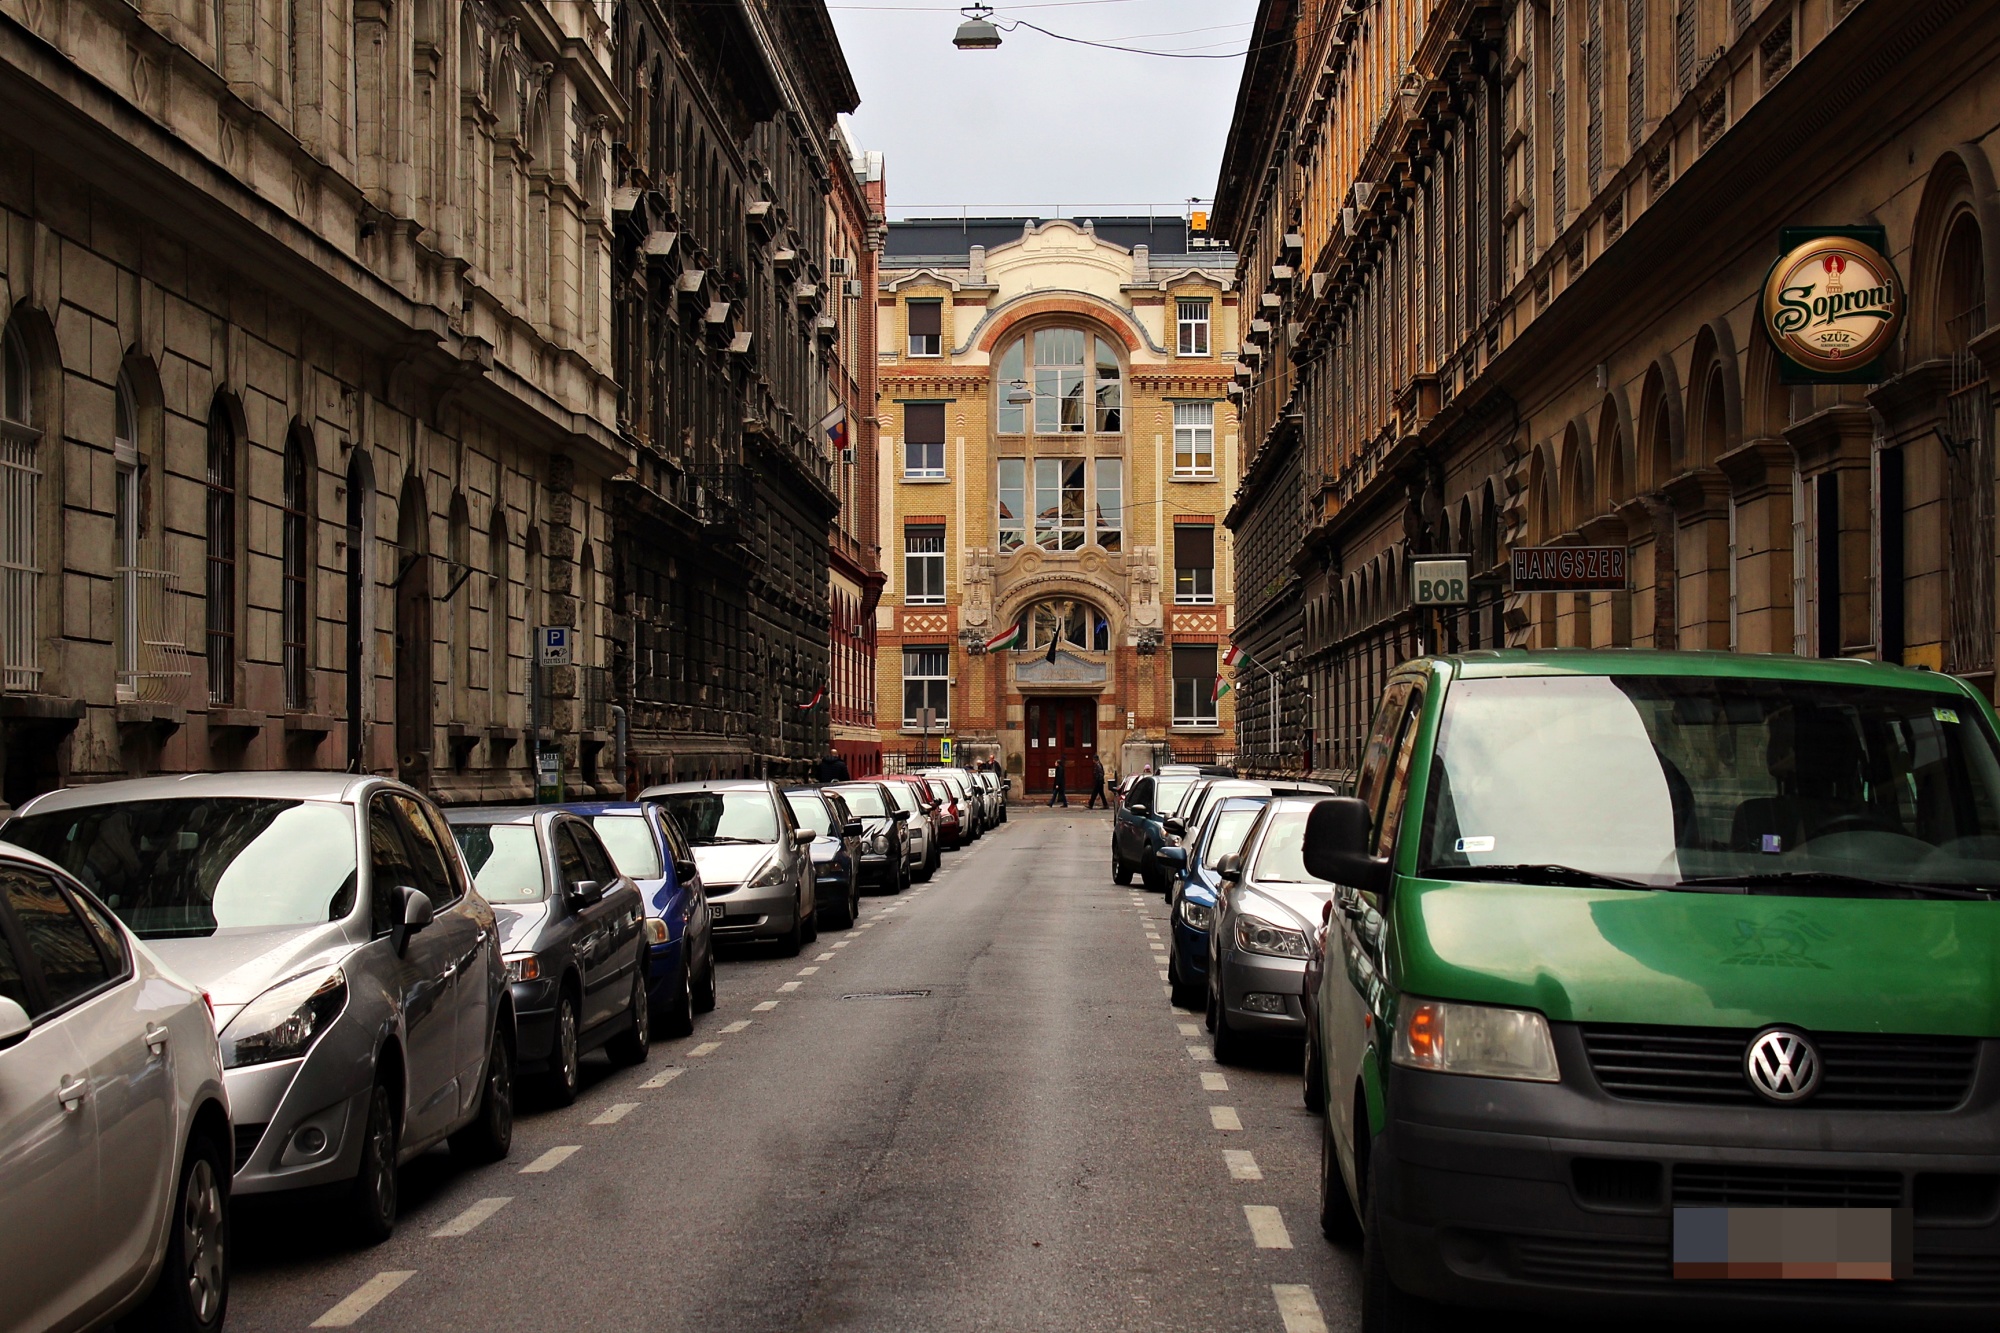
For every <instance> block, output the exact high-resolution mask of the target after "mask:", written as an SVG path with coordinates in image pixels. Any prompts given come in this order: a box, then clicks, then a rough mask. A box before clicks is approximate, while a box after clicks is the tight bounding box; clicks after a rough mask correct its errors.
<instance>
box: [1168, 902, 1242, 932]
mask: <svg viewBox="0 0 2000 1333" xmlns="http://www.w3.org/2000/svg"><path fill="white" fill-rule="evenodd" d="M1181 922H1182V924H1184V925H1186V926H1187V928H1188V929H1189V930H1204V931H1205V930H1207V929H1208V928H1209V927H1210V926H1211V925H1213V924H1214V922H1215V909H1214V908H1213V907H1205V906H1203V905H1202V904H1200V903H1198V902H1194V901H1192V900H1191V899H1187V898H1183V899H1181ZM1238 933H1239V934H1240V933H1241V932H1240V931H1239V932H1238Z"/></svg>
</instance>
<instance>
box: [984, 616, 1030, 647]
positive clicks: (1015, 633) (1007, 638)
mask: <svg viewBox="0 0 2000 1333" xmlns="http://www.w3.org/2000/svg"><path fill="white" fill-rule="evenodd" d="M1027 641H1028V631H1027V626H1026V625H1025V624H1024V623H1023V622H1021V621H1018V620H1017V621H1015V622H1014V623H1013V624H1012V625H1009V626H1008V627H1007V628H1006V629H1004V630H1002V631H1000V632H999V633H998V634H996V635H994V636H993V637H992V638H990V639H988V640H987V641H986V651H987V652H989V653H997V652H999V651H1000V650H1001V649H1002V648H1019V647H1022V646H1023V645H1025V644H1026V643H1027Z"/></svg>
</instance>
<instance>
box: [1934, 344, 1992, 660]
mask: <svg viewBox="0 0 2000 1333" xmlns="http://www.w3.org/2000/svg"><path fill="white" fill-rule="evenodd" d="M1947 323H1948V329H1949V333H1950V341H1951V345H1952V346H1953V347H1955V348H1957V349H1959V350H1958V351H1956V352H1955V353H1954V354H1953V355H1952V357H1951V381H1950V382H1951V390H1950V393H1949V395H1948V396H1947V398H1946V399H1945V432H1946V434H1947V435H1948V436H1949V439H1950V447H1949V448H1948V449H1947V450H1946V454H1945V495H1946V497H1947V499H1946V509H1945V552H1946V560H1945V606H1946V608H1947V616H1948V621H1947V624H1946V640H1945V663H1944V669H1945V670H1946V671H1949V672H1951V673H1953V674H1954V675H1976V674H1979V673H1982V672H1989V671H1991V670H1993V559H1994V552H1993V441H1992V439H1991V433H1992V432H1991V430H1990V429H1989V427H1988V425H1987V423H1988V420H1989V416H1990V412H1989V407H1988V394H1987V382H1986V377H1985V374H1984V373H1983V372H1982V371H1981V369H1980V366H1979V359H1978V358H1977V357H1976V356H1974V355H1973V354H1972V353H1971V352H1970V351H1969V350H1966V348H1967V344H1968V343H1969V342H1970V341H1971V340H1972V338H1973V337H1974V336H1975V335H1977V334H1978V333H1979V332H1980V331H1981V330H1983V329H1984V328H1985V327H1986V307H1985V306H1984V305H1974V306H1972V307H1970V308H1969V309H1967V310H1966V311H1965V312H1964V313H1963V314H1961V315H1959V316H1957V317H1956V318H1954V319H1951V320H1949V321H1947Z"/></svg>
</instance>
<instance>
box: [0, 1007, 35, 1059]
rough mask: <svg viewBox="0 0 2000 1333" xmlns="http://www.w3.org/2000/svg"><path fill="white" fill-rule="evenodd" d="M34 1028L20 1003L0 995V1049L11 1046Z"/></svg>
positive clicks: (33, 1023) (32, 1020) (32, 1022)
mask: <svg viewBox="0 0 2000 1333" xmlns="http://www.w3.org/2000/svg"><path fill="white" fill-rule="evenodd" d="M34 1026H35V1020H34V1019H32V1018H29V1017H28V1011H27V1010H26V1009H23V1008H22V1007H21V1004H20V1001H18V1000H10V999H8V998H7V997H6V996H4V995H0V1049H4V1048H6V1047H8V1046H12V1045H13V1044H14V1043H15V1042H17V1041H19V1040H20V1039H21V1038H23V1037H25V1036H27V1035H28V1033H29V1031H30V1030H32V1029H33V1028H34Z"/></svg>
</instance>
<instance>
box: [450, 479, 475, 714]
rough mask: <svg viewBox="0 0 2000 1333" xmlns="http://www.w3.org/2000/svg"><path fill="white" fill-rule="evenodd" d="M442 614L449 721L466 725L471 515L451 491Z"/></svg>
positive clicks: (458, 494) (469, 682)
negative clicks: (447, 637) (447, 636)
mask: <svg viewBox="0 0 2000 1333" xmlns="http://www.w3.org/2000/svg"><path fill="white" fill-rule="evenodd" d="M447 525H448V527H449V532H448V533H447V536H446V541H447V549H446V552H445V555H446V560H447V562H448V564H449V568H447V569H446V570H445V589H446V591H445V598H444V601H445V614H446V615H447V616H449V617H450V618H451V720H452V721H454V722H466V721H470V720H471V719H470V716H469V715H470V713H471V711H472V710H471V701H472V589H471V588H469V587H467V586H466V584H467V583H468V582H469V581H470V580H471V577H472V514H471V511H470V509H469V508H468V507H467V505H466V503H465V493H464V492H463V491H454V492H453V493H452V497H451V510H450V515H449V518H448V520H447Z"/></svg>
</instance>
